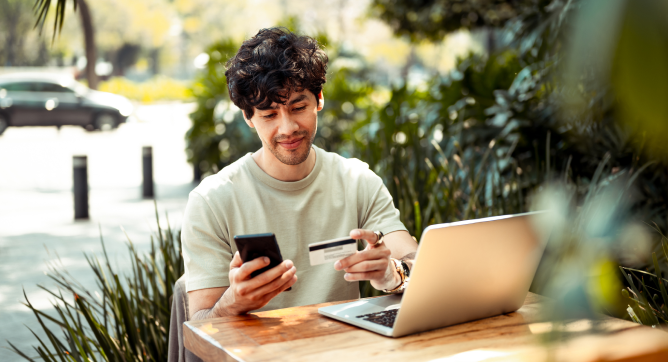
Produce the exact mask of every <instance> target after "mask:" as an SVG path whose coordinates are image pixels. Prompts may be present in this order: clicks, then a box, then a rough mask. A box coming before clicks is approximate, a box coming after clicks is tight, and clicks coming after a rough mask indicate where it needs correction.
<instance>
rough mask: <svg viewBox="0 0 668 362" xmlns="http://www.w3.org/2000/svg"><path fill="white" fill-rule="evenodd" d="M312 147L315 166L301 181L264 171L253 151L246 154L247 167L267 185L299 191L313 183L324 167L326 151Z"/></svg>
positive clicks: (284, 189)
mask: <svg viewBox="0 0 668 362" xmlns="http://www.w3.org/2000/svg"><path fill="white" fill-rule="evenodd" d="M312 147H313V151H314V152H315V166H314V167H313V170H311V172H310V173H309V174H308V176H306V177H304V178H303V179H301V180H299V181H280V180H277V179H275V178H273V177H271V176H269V175H268V174H267V173H266V172H264V171H263V170H262V169H261V168H260V166H258V165H257V163H255V160H254V159H253V157H252V156H253V154H252V153H248V154H246V162H245V163H246V165H247V167H248V168H249V169H250V171H251V173H252V174H253V176H255V178H257V179H258V180H260V181H261V182H262V183H264V184H266V185H267V186H269V187H273V188H275V189H278V190H283V191H297V190H301V189H303V188H305V187H307V186H308V185H310V184H311V183H313V181H314V180H315V179H316V177H318V174H319V173H320V169H322V162H323V160H322V159H323V156H324V155H323V152H324V151H323V150H321V149H320V148H318V147H317V146H315V145H313V146H312Z"/></svg>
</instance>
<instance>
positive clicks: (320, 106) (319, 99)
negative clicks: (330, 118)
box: [318, 91, 325, 111]
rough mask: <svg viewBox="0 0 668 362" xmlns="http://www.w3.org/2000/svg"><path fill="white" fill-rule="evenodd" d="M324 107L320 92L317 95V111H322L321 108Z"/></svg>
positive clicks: (323, 99)
mask: <svg viewBox="0 0 668 362" xmlns="http://www.w3.org/2000/svg"><path fill="white" fill-rule="evenodd" d="M324 106H325V98H324V97H323V95H322V91H320V93H318V111H322V107H324Z"/></svg>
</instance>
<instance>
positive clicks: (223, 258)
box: [181, 191, 232, 292]
mask: <svg viewBox="0 0 668 362" xmlns="http://www.w3.org/2000/svg"><path fill="white" fill-rule="evenodd" d="M181 243H182V245H183V260H184V263H185V274H186V291H188V292H189V291H192V290H198V289H206V288H216V287H227V286H229V285H230V282H229V278H228V274H229V271H230V270H229V269H230V261H231V260H232V249H231V247H230V243H229V241H227V240H226V236H225V233H224V232H223V230H222V228H221V226H220V223H219V222H218V220H217V219H216V215H215V214H214V213H213V211H212V210H211V207H210V206H209V204H208V203H207V200H206V199H205V198H204V197H203V196H202V195H200V194H199V193H197V192H195V191H193V192H191V193H190V196H189V198H188V204H187V205H186V211H185V215H184V219H183V229H182V231H181Z"/></svg>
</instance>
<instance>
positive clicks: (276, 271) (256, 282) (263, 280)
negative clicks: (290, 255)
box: [249, 260, 294, 289]
mask: <svg viewBox="0 0 668 362" xmlns="http://www.w3.org/2000/svg"><path fill="white" fill-rule="evenodd" d="M291 268H294V263H293V262H292V260H283V262H282V263H280V264H278V265H277V266H275V267H273V268H271V269H269V270H267V271H265V272H264V273H262V274H260V275H258V276H256V277H255V278H253V279H251V280H249V285H250V288H252V289H258V288H261V287H262V286H263V285H265V284H269V283H271V281H272V280H274V279H276V278H278V277H280V276H281V274H283V273H285V272H287V271H289V270H290V269H291Z"/></svg>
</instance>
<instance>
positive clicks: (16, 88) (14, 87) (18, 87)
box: [0, 82, 37, 92]
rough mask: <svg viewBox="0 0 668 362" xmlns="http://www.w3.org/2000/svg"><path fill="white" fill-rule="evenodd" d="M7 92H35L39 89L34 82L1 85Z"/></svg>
mask: <svg viewBox="0 0 668 362" xmlns="http://www.w3.org/2000/svg"><path fill="white" fill-rule="evenodd" d="M0 87H2V88H3V89H6V90H7V92H35V91H37V84H36V83H33V82H20V83H7V84H3V85H0Z"/></svg>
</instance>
